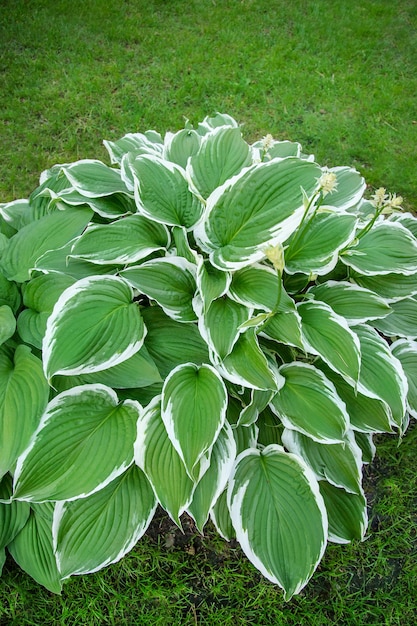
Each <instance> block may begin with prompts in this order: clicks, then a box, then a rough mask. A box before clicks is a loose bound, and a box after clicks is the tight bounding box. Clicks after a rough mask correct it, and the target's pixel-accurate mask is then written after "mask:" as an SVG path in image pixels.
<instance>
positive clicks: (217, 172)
mask: <svg viewBox="0 0 417 626" xmlns="http://www.w3.org/2000/svg"><path fill="white" fill-rule="evenodd" d="M251 162H252V156H251V152H250V148H249V145H248V144H247V143H246V141H244V139H243V138H242V133H241V131H240V129H239V128H232V127H229V128H227V127H225V126H221V127H218V128H216V129H214V130H212V131H211V132H209V133H207V134H206V135H205V136H204V137H203V139H202V141H201V145H200V149H199V151H198V152H197V153H196V154H194V155H192V156H191V158H190V160H189V161H188V164H187V174H188V176H189V177H190V179H191V181H192V183H193V185H194V186H195V187H196V189H197V190H198V192H199V194H201V196H202V197H203V198H207V197H208V196H209V195H210V194H211V192H212V191H214V190H215V189H216V187H219V186H220V185H223V183H225V182H226V180H227V179H228V178H231V177H232V176H234V175H235V174H237V173H238V172H240V171H241V169H242V168H243V167H246V166H248V165H250V164H251Z"/></svg>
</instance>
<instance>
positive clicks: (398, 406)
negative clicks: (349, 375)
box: [353, 325, 408, 427]
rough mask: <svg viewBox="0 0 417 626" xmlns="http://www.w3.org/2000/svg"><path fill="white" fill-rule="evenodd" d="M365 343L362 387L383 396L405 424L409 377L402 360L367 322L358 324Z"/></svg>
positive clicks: (397, 419)
mask: <svg viewBox="0 0 417 626" xmlns="http://www.w3.org/2000/svg"><path fill="white" fill-rule="evenodd" d="M353 330H354V331H355V333H356V335H357V336H358V337H359V341H360V343H361V371H360V376H359V384H358V390H359V391H360V392H361V393H363V394H364V395H367V396H369V397H370V398H379V399H380V400H383V401H384V402H386V403H387V404H388V406H389V407H390V409H391V413H392V419H393V422H394V424H396V425H397V426H398V427H401V424H402V420H403V417H404V413H405V408H406V398H407V389H408V385H407V379H406V376H405V374H404V371H403V368H402V367H401V363H400V361H399V360H398V359H397V358H396V357H395V356H394V355H393V354H392V353H391V351H390V349H389V346H388V344H387V342H386V341H385V340H384V339H383V338H382V337H381V336H380V335H379V334H378V333H377V332H376V331H375V330H374V329H373V328H370V327H369V326H367V325H359V326H354V328H353Z"/></svg>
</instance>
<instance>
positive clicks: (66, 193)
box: [50, 186, 136, 219]
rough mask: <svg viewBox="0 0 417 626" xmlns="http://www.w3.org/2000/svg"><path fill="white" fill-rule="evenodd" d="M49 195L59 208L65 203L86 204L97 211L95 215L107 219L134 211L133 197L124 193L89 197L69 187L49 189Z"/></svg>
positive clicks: (63, 206) (70, 204) (71, 204)
mask: <svg viewBox="0 0 417 626" xmlns="http://www.w3.org/2000/svg"><path fill="white" fill-rule="evenodd" d="M132 191H133V186H132ZM50 195H51V198H52V202H53V204H55V205H56V206H58V207H60V208H65V206H66V205H69V206H82V205H86V206H88V207H90V209H91V210H92V211H94V213H97V215H99V216H101V217H104V218H108V219H115V218H118V217H122V216H123V215H129V214H130V213H136V204H135V201H134V199H133V198H132V197H130V196H127V195H126V194H125V193H113V194H112V195H110V196H109V195H105V196H102V197H97V198H96V197H94V198H89V197H86V196H85V195H83V193H80V192H79V191H76V190H75V189H74V188H72V187H71V188H70V189H64V190H62V191H60V192H59V193H54V192H52V191H50Z"/></svg>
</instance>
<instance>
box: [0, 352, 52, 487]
mask: <svg viewBox="0 0 417 626" xmlns="http://www.w3.org/2000/svg"><path fill="white" fill-rule="evenodd" d="M48 397H49V387H48V383H47V382H46V379H45V376H44V374H43V371H42V363H41V361H40V360H39V359H38V358H37V357H36V356H34V355H33V354H32V353H31V350H30V348H28V346H24V345H20V346H18V347H17V348H16V351H15V353H14V354H13V351H12V350H10V349H6V348H5V347H3V348H1V349H0V478H1V477H2V476H3V475H4V474H5V473H6V472H7V471H9V470H10V469H12V467H13V466H14V463H15V461H16V459H17V457H18V455H19V454H20V453H21V452H22V451H23V450H24V449H25V448H26V446H27V445H28V443H29V440H30V438H31V437H32V435H33V433H34V431H35V429H36V428H37V426H38V424H39V422H40V419H41V416H42V413H43V411H44V410H45V407H46V405H47V402H48Z"/></svg>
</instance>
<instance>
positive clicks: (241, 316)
mask: <svg viewBox="0 0 417 626" xmlns="http://www.w3.org/2000/svg"><path fill="white" fill-rule="evenodd" d="M250 315H251V311H250V310H249V309H247V308H246V307H245V306H242V305H241V304H238V303H237V302H234V301H233V300H231V299H230V298H227V297H226V296H224V297H223V298H219V299H218V300H213V302H212V303H211V304H210V306H209V307H208V310H207V311H206V312H205V313H203V314H201V315H199V320H198V327H199V330H200V334H201V336H202V337H203V338H204V339H205V341H206V342H207V344H208V346H209V347H210V349H211V350H214V352H215V353H216V354H217V355H218V357H219V358H220V359H225V358H226V357H227V355H228V354H230V352H231V351H232V350H233V346H234V345H235V343H236V341H237V340H238V338H239V335H240V333H241V332H242V331H241V328H240V327H241V326H242V324H244V323H245V322H246V321H247V320H248V319H249V317H250Z"/></svg>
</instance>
